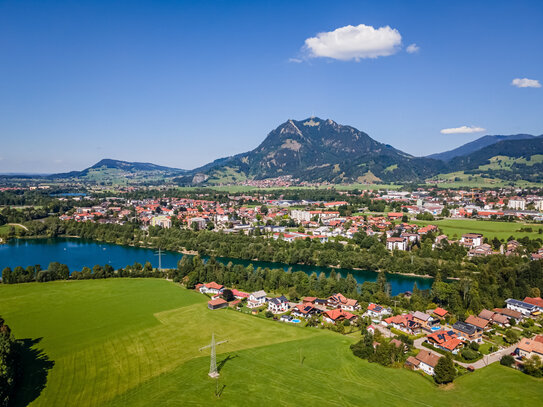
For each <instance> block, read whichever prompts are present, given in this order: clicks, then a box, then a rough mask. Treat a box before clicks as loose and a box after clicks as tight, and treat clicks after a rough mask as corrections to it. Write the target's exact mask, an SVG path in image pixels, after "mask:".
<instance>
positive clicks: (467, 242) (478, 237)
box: [460, 233, 483, 248]
mask: <svg viewBox="0 0 543 407" xmlns="http://www.w3.org/2000/svg"><path fill="white" fill-rule="evenodd" d="M460 242H462V244H463V245H464V246H467V247H470V248H471V247H477V246H481V245H482V244H483V235H482V234H480V233H466V234H465V235H462V238H461V239H460Z"/></svg>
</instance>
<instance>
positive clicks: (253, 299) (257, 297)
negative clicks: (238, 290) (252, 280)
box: [247, 290, 268, 308]
mask: <svg viewBox="0 0 543 407" xmlns="http://www.w3.org/2000/svg"><path fill="white" fill-rule="evenodd" d="M267 300H268V299H267V298H266V291H264V290H260V291H255V292H254V293H251V295H249V300H248V301H247V307H249V308H258V307H261V306H262V305H264V304H265V303H266V301H267Z"/></svg>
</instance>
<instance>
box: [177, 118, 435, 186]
mask: <svg viewBox="0 0 543 407" xmlns="http://www.w3.org/2000/svg"><path fill="white" fill-rule="evenodd" d="M443 168H444V164H443V163H442V162H441V161H438V160H434V159H430V158H417V157H413V156H411V155H409V154H407V153H404V152H402V151H400V150H397V149H395V148H394V147H392V146H390V145H388V144H383V143H380V142H378V141H376V140H374V139H372V138H371V137H370V136H368V135H367V134H366V133H364V132H362V131H360V130H357V129H355V128H354V127H351V126H344V125H340V124H338V123H336V122H334V121H332V120H330V119H328V120H322V119H320V118H317V117H312V118H308V119H305V120H301V121H297V120H288V121H286V122H285V123H283V124H281V125H280V126H279V127H277V128H276V129H275V130H272V131H271V132H270V133H269V134H268V136H267V137H266V138H265V139H264V141H263V142H262V143H261V144H260V145H259V146H258V147H257V148H255V149H254V150H252V151H249V152H247V153H243V154H238V155H235V156H232V157H226V158H221V159H219V160H216V161H214V162H213V163H210V164H207V165H206V166H204V167H200V168H197V169H196V170H193V171H191V174H201V173H203V174H206V175H207V176H208V179H207V182H208V183H220V182H232V181H240V180H243V179H265V178H275V177H278V176H283V175H290V176H292V177H294V178H298V179H300V180H303V181H317V182H322V181H328V182H331V183H339V182H373V181H376V182H381V181H383V182H390V181H415V180H419V179H421V177H427V176H431V175H433V174H435V173H437V172H439V171H440V170H442V169H443ZM185 178H186V179H187V178H188V177H185Z"/></svg>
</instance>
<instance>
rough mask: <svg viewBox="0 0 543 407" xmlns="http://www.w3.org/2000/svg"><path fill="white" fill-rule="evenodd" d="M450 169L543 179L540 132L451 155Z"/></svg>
mask: <svg viewBox="0 0 543 407" xmlns="http://www.w3.org/2000/svg"><path fill="white" fill-rule="evenodd" d="M448 165H449V169H450V171H451V172H453V173H454V172H455V171H458V170H462V171H463V173H464V174H467V175H470V176H473V175H475V176H477V175H479V176H481V177H483V178H487V179H488V178H492V179H500V180H507V181H520V180H524V181H529V182H539V183H540V182H543V135H541V136H538V137H532V138H529V139H521V140H510V139H506V140H502V141H499V142H497V143H495V144H491V145H489V146H486V147H484V148H482V149H480V150H477V151H475V152H473V153H471V154H469V155H466V156H463V157H456V158H453V159H452V160H451V161H449V163H448Z"/></svg>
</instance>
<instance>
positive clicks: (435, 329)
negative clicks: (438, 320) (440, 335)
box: [431, 326, 441, 332]
mask: <svg viewBox="0 0 543 407" xmlns="http://www.w3.org/2000/svg"><path fill="white" fill-rule="evenodd" d="M431 329H432V332H436V331H439V330H440V329H441V327H440V326H433V327H432V328H431Z"/></svg>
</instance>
